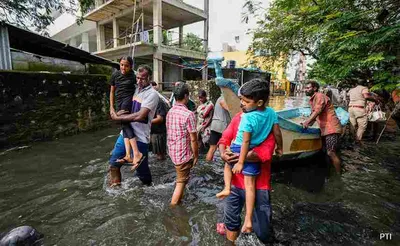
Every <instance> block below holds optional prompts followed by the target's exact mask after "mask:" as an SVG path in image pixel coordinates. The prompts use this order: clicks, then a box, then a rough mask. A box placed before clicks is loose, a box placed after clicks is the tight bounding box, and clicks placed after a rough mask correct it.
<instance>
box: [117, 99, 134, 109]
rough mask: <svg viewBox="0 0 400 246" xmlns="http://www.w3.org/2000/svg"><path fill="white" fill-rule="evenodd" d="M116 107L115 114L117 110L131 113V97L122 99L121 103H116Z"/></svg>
mask: <svg viewBox="0 0 400 246" xmlns="http://www.w3.org/2000/svg"><path fill="white" fill-rule="evenodd" d="M117 106H118V107H117V112H118V111H119V110H125V111H128V112H129V113H130V112H131V111H132V97H130V98H125V99H123V100H122V101H121V102H119V103H118V105H117Z"/></svg>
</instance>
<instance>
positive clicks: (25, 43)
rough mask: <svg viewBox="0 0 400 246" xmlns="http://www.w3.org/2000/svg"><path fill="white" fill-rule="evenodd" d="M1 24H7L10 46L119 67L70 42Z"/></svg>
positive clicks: (68, 58) (36, 52)
mask: <svg viewBox="0 0 400 246" xmlns="http://www.w3.org/2000/svg"><path fill="white" fill-rule="evenodd" d="M0 25H1V26H6V27H7V29H8V37H9V43H10V48H14V49H17V50H22V51H26V52H29V53H33V54H37V55H42V56H49V57H54V58H60V59H65V60H70V61H77V62H81V63H92V64H101V65H108V66H113V67H115V68H119V64H118V63H117V62H113V61H110V60H107V59H105V58H102V57H99V56H96V55H92V54H90V53H89V52H87V51H84V50H81V49H78V48H75V47H72V46H70V45H68V44H64V43H61V42H58V41H55V40H53V39H50V38H46V37H44V36H41V35H39V34H36V33H33V32H30V31H27V30H24V29H21V28H18V27H15V26H12V25H9V24H7V23H5V22H0Z"/></svg>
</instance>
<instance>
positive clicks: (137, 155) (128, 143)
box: [117, 138, 143, 168]
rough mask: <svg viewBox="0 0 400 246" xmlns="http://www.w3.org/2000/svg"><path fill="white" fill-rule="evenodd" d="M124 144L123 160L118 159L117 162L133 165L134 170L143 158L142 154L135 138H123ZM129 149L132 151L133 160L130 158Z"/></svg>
mask: <svg viewBox="0 0 400 246" xmlns="http://www.w3.org/2000/svg"><path fill="white" fill-rule="evenodd" d="M124 144H125V157H124V158H123V159H118V160H117V162H120V163H123V162H128V163H133V164H134V168H135V166H136V165H137V164H138V163H139V162H140V160H141V159H142V158H143V154H142V153H141V152H140V151H139V148H138V146H137V142H136V139H135V138H131V139H128V138H124ZM131 149H132V150H133V159H132V158H131Z"/></svg>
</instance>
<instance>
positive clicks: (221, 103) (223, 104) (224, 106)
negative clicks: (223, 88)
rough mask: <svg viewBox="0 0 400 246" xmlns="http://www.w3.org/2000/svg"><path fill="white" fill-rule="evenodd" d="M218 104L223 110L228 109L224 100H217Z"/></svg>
mask: <svg viewBox="0 0 400 246" xmlns="http://www.w3.org/2000/svg"><path fill="white" fill-rule="evenodd" d="M219 105H221V107H222V108H223V109H225V110H229V107H228V104H226V102H225V100H223V99H222V100H221V101H219Z"/></svg>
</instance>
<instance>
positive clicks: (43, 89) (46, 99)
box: [0, 71, 109, 148]
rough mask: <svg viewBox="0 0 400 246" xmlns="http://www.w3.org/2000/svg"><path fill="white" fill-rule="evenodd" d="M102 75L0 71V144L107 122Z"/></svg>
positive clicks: (15, 142) (31, 139)
mask: <svg viewBox="0 0 400 246" xmlns="http://www.w3.org/2000/svg"><path fill="white" fill-rule="evenodd" d="M107 93H108V85H107V78H106V76H104V75H72V74H62V73H39V72H37V73H35V72H16V71H0V95H1V97H0V98H1V99H0V103H1V107H0V120H1V122H2V124H1V126H0V148H4V147H10V146H15V145H18V144H21V143H26V142H30V141H37V140H45V139H52V138H55V137H59V136H61V135H70V134H75V133H77V132H80V131H87V130H91V129H96V128H99V127H103V126H106V125H108V124H109V121H108V97H107Z"/></svg>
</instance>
